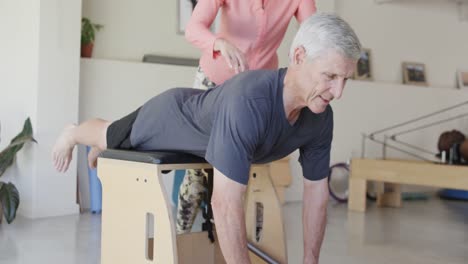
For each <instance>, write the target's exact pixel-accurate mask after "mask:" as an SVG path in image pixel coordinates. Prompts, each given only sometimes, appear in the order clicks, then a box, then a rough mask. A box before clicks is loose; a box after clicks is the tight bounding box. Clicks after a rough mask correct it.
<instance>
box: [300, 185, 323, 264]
mask: <svg viewBox="0 0 468 264" xmlns="http://www.w3.org/2000/svg"><path fill="white" fill-rule="evenodd" d="M327 203H328V178H325V179H322V180H319V181H310V180H307V179H305V178H304V196H303V201H302V225H303V232H304V264H316V263H318V261H319V256H320V247H321V246H322V241H323V237H324V234H325V226H326V221H327Z"/></svg>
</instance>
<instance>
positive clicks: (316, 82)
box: [298, 50, 357, 114]
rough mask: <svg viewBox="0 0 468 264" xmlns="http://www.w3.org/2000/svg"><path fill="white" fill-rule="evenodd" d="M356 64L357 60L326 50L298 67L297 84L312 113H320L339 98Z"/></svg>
mask: <svg viewBox="0 0 468 264" xmlns="http://www.w3.org/2000/svg"><path fill="white" fill-rule="evenodd" d="M356 63H357V60H354V59H350V58H347V57H346V56H343V55H342V54H341V53H340V52H338V51H335V50H328V51H325V52H323V53H322V54H320V55H319V56H318V57H317V58H315V59H313V60H310V59H306V60H305V61H304V62H303V63H302V64H301V65H299V66H300V74H299V80H298V83H299V86H301V89H302V91H303V93H304V96H305V98H304V99H305V101H306V103H307V106H308V107H309V109H310V110H311V111H312V112H314V113H316V114H319V113H322V112H323V111H325V109H326V107H327V105H328V104H329V103H330V102H331V101H332V100H333V99H339V98H340V97H341V94H342V93H343V89H344V86H345V84H346V81H347V80H348V78H350V77H351V76H352V75H353V73H354V71H355V69H356Z"/></svg>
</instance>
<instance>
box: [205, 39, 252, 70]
mask: <svg viewBox="0 0 468 264" xmlns="http://www.w3.org/2000/svg"><path fill="white" fill-rule="evenodd" d="M213 48H214V51H219V52H220V53H221V55H222V56H223V57H224V59H225V60H226V63H227V64H228V65H229V68H231V69H233V70H234V71H235V73H236V74H237V73H239V72H243V71H245V70H248V67H249V66H248V65H247V61H246V60H245V57H244V54H243V53H242V51H240V50H239V49H238V48H236V46H234V45H232V44H231V43H229V42H228V41H227V40H225V39H222V38H219V39H216V40H215V43H214V47H213Z"/></svg>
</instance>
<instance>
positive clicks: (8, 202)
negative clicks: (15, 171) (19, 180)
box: [0, 118, 37, 224]
mask: <svg viewBox="0 0 468 264" xmlns="http://www.w3.org/2000/svg"><path fill="white" fill-rule="evenodd" d="M29 141H33V142H36V143H37V141H36V140H35V139H34V138H33V130H32V125H31V120H30V119H29V118H28V119H26V121H24V125H23V131H21V132H20V133H19V134H18V135H16V137H14V138H13V139H12V140H11V142H10V145H8V146H7V147H6V148H5V149H4V150H2V152H0V177H2V175H3V173H4V172H5V171H6V170H7V169H8V167H10V166H11V165H12V164H13V162H14V160H15V157H16V153H18V151H20V150H21V148H23V145H24V144H25V143H27V142H29ZM19 203H20V197H19V192H18V189H16V187H15V185H14V184H13V183H11V182H8V183H6V182H2V181H0V223H1V222H2V218H3V216H2V212H1V211H2V210H3V215H5V219H6V220H7V222H8V224H10V223H11V222H12V221H13V220H14V219H15V217H16V210H18V206H19Z"/></svg>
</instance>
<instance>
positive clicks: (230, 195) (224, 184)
mask: <svg viewBox="0 0 468 264" xmlns="http://www.w3.org/2000/svg"><path fill="white" fill-rule="evenodd" d="M246 189H247V186H245V185H242V184H240V183H237V182H235V181H233V180H231V179H229V178H228V177H226V176H225V175H224V174H223V173H221V172H220V171H218V170H217V169H216V168H215V169H214V183H213V196H212V198H211V205H212V208H213V215H214V220H215V223H216V233H217V234H218V240H219V245H220V247H221V251H222V252H223V256H224V259H225V260H226V263H228V264H230V263H235V264H237V263H243V264H244V263H245V264H249V263H250V259H249V255H248V249H247V238H246V231H245V217H244V194H245V191H246Z"/></svg>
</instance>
